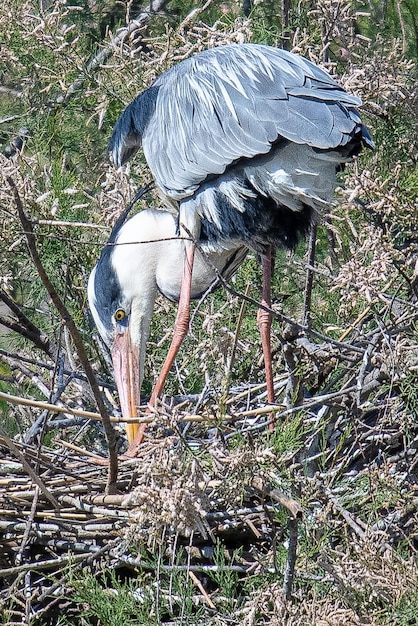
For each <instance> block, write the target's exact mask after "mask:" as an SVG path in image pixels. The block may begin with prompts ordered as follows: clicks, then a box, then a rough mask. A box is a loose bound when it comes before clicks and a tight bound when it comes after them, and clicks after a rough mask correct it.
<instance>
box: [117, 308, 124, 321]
mask: <svg viewBox="0 0 418 626" xmlns="http://www.w3.org/2000/svg"><path fill="white" fill-rule="evenodd" d="M125 315H126V313H125V311H124V310H123V309H118V310H117V311H116V312H115V320H116V321H117V322H121V321H122V320H123V319H125Z"/></svg>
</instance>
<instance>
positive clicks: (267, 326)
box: [257, 246, 275, 430]
mask: <svg viewBox="0 0 418 626" xmlns="http://www.w3.org/2000/svg"><path fill="white" fill-rule="evenodd" d="M273 263H274V254H273V252H272V249H271V246H269V249H268V251H267V252H266V254H265V256H263V261H262V267H263V291H262V297H261V304H262V305H264V306H266V307H268V308H269V309H270V308H271V275H272V272H273ZM271 319H272V318H271V313H268V312H267V311H265V310H264V309H261V308H260V309H258V313H257V323H258V328H259V330H260V335H261V345H262V346H263V356H264V368H265V371H266V385H267V402H274V400H275V397H274V384H273V366H272V358H271ZM270 430H274V423H273V422H272V423H271V424H270Z"/></svg>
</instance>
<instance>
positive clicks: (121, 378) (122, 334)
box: [111, 328, 141, 444]
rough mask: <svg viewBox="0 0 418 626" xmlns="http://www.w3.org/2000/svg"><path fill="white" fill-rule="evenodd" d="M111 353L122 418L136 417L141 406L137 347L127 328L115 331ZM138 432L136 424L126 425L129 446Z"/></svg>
mask: <svg viewBox="0 0 418 626" xmlns="http://www.w3.org/2000/svg"><path fill="white" fill-rule="evenodd" d="M111 352H112V361H113V369H114V373H115V381H116V386H117V389H118V393H119V400H120V407H121V410H122V416H123V417H124V418H129V417H137V416H138V407H139V406H140V404H141V396H140V391H141V390H140V374H139V371H140V369H139V347H138V346H137V345H135V344H134V343H133V342H132V340H131V335H130V333H129V328H126V329H123V330H118V331H117V333H116V338H115V341H114V343H113V346H112V350H111ZM138 430H139V425H138V424H132V423H127V424H126V434H127V437H128V442H129V444H131V443H132V442H133V440H134V438H135V435H136V434H137V432H138Z"/></svg>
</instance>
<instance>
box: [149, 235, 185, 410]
mask: <svg viewBox="0 0 418 626" xmlns="http://www.w3.org/2000/svg"><path fill="white" fill-rule="evenodd" d="M194 252H195V246H194V244H191V245H190V248H189V250H188V251H187V254H186V258H185V260H184V267H183V278H182V281H181V290H180V299H179V305H178V309H177V316H176V321H175V322H174V332H173V338H172V340H171V345H170V349H169V351H168V354H167V356H166V359H165V362H164V365H163V367H162V370H161V372H160V375H159V376H158V380H157V382H156V383H155V387H154V389H153V392H152V394H151V399H150V405H151V406H154V404H155V400H156V399H157V398H158V396H159V395H160V394H161V392H162V390H163V388H164V383H165V380H166V378H167V376H168V373H169V371H170V370H171V366H172V365H173V363H174V359H175V358H176V356H177V353H178V351H179V349H180V346H181V344H182V343H183V340H184V338H185V336H186V335H187V331H188V330H189V322H190V295H191V292H192V273H193V260H194Z"/></svg>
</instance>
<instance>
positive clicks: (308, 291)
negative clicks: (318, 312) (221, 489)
mask: <svg viewBox="0 0 418 626" xmlns="http://www.w3.org/2000/svg"><path fill="white" fill-rule="evenodd" d="M316 234H317V226H316V224H312V225H311V228H310V231H309V244H308V265H307V270H306V282H305V298H304V305H303V306H304V310H303V323H304V325H305V326H307V328H310V326H311V323H312V320H311V306H312V289H313V283H314V277H315V276H314V274H315V272H314V270H313V268H314V266H315V251H316Z"/></svg>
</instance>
